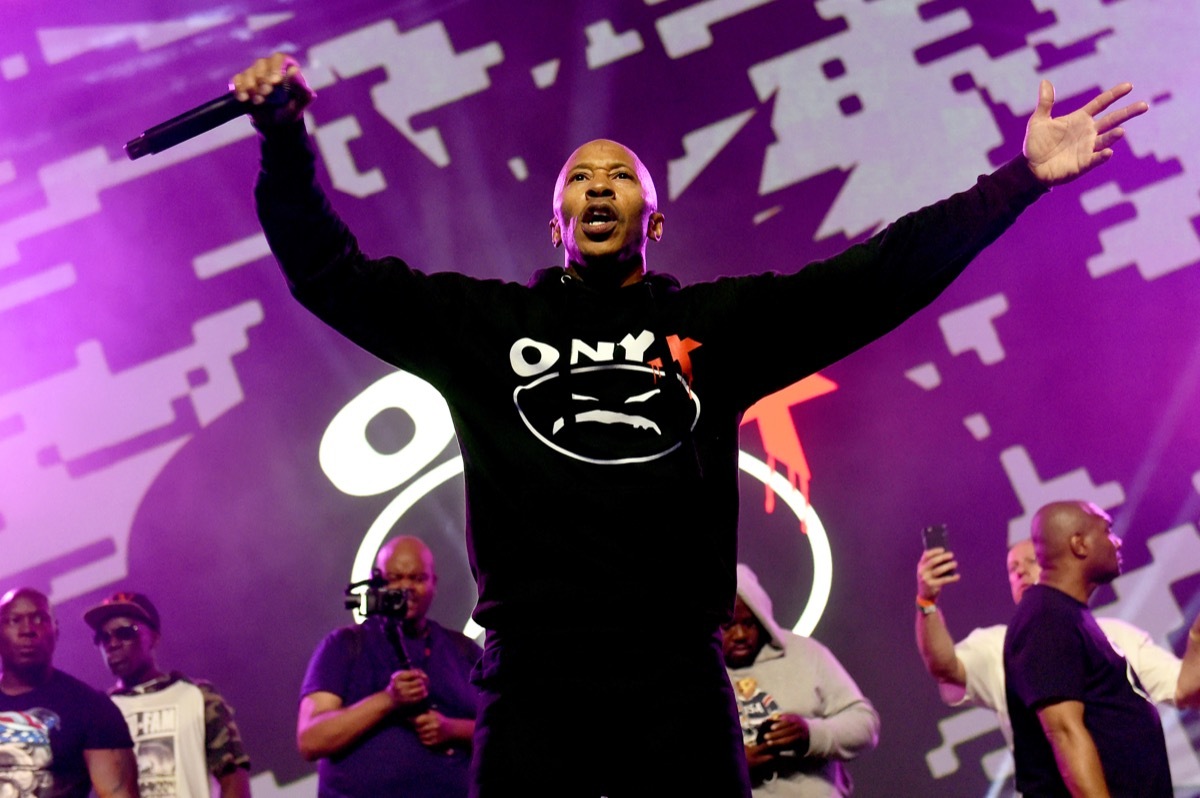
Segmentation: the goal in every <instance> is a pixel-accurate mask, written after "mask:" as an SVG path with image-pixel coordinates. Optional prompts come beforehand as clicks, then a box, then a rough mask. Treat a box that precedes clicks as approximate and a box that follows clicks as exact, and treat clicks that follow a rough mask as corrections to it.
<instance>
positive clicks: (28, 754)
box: [0, 707, 62, 798]
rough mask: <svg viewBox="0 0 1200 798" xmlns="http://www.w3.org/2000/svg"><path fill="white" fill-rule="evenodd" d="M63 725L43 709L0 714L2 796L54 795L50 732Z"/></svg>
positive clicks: (53, 715) (16, 797)
mask: <svg viewBox="0 0 1200 798" xmlns="http://www.w3.org/2000/svg"><path fill="white" fill-rule="evenodd" d="M61 725H62V721H61V720H60V719H59V717H58V715H57V714H56V713H55V712H53V711H51V710H49V709H42V708H41V707H37V708H34V709H28V710H25V711H24V712H0V795H3V796H5V798H9V796H11V798H33V796H38V795H49V794H50V793H51V792H53V787H54V776H53V775H52V774H51V773H50V765H51V763H52V762H53V761H54V755H53V754H52V753H51V750H50V730H51V729H57V728H59V727H60V726H61Z"/></svg>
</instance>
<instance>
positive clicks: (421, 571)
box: [375, 535, 437, 627]
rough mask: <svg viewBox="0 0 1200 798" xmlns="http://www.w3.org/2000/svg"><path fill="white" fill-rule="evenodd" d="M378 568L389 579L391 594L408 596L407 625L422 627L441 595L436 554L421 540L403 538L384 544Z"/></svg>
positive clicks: (378, 560) (396, 538) (405, 620)
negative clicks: (438, 586)
mask: <svg viewBox="0 0 1200 798" xmlns="http://www.w3.org/2000/svg"><path fill="white" fill-rule="evenodd" d="M375 565H376V567H377V568H379V570H380V571H381V572H382V573H383V576H384V578H385V579H387V583H388V589H389V590H403V591H405V592H406V593H407V594H408V611H407V613H406V614H405V616H404V622H405V623H406V624H409V625H416V626H418V627H420V626H422V625H423V624H424V622H425V614H426V613H427V612H429V606H430V605H431V604H432V603H433V597H434V596H435V595H436V593H437V571H436V570H435V568H434V563H433V552H431V551H430V550H429V547H428V546H426V545H425V543H424V542H423V541H422V540H421V539H420V538H415V537H412V536H411V535H401V536H399V537H395V538H392V539H391V540H389V541H388V542H387V543H384V544H383V546H382V547H381V548H380V549H379V554H378V555H377V556H376V558H375Z"/></svg>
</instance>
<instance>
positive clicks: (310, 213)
mask: <svg viewBox="0 0 1200 798" xmlns="http://www.w3.org/2000/svg"><path fill="white" fill-rule="evenodd" d="M255 203H256V206H257V210H258V218H259V221H260V223H261V224H262V228H263V232H264V233H265V234H266V238H267V242H268V244H269V245H270V247H271V251H272V252H273V253H274V255H275V258H276V260H278V262H279V265H280V268H281V269H282V270H283V273H284V276H285V277H286V279H287V283H288V287H289V289H290V290H291V292H292V294H293V296H295V297H296V299H298V300H299V301H300V303H301V304H303V305H304V306H305V307H306V308H308V309H309V310H310V311H312V312H313V313H314V314H316V315H317V316H318V317H319V318H320V319H321V320H322V321H324V322H326V323H327V324H329V325H330V326H331V327H333V328H334V329H335V330H337V331H338V332H340V333H342V334H343V335H345V336H346V337H347V338H349V339H350V340H351V341H353V342H354V343H356V344H358V345H359V346H361V347H362V348H363V349H366V350H367V351H368V352H371V353H372V354H374V355H376V356H377V357H379V358H381V359H383V360H385V361H387V362H389V363H391V364H393V365H395V366H399V367H401V368H405V369H407V370H409V371H411V372H413V373H415V374H417V375H419V376H422V377H425V378H426V379H429V380H430V381H431V382H433V383H434V384H435V385H437V386H438V387H442V386H444V385H445V384H446V382H447V381H448V380H450V379H451V378H452V374H451V373H450V371H449V366H448V364H452V363H456V362H461V361H460V360H459V358H458V355H460V354H461V350H462V349H463V347H464V346H465V344H464V343H463V341H464V336H463V334H462V326H463V324H464V323H466V320H471V323H478V321H476V320H478V319H482V318H486V314H485V313H482V312H481V306H483V305H486V304H488V302H489V300H488V299H487V296H488V295H490V294H491V293H494V288H493V289H487V290H484V289H482V288H481V286H484V285H488V284H490V285H491V286H493V287H494V286H498V285H499V282H498V281H481V280H474V279H472V278H468V277H466V276H464V275H460V274H454V273H440V274H425V273H422V272H420V271H418V270H416V269H413V268H411V267H410V266H409V265H408V264H407V263H405V262H404V261H403V260H401V259H399V258H395V257H385V258H379V259H373V258H369V257H367V256H366V255H364V254H363V252H362V251H361V250H360V249H359V245H358V241H357V239H356V238H355V236H354V235H353V234H352V233H351V232H350V230H349V229H348V228H347V227H346V225H345V224H344V223H343V222H342V220H341V219H340V218H339V217H338V216H337V214H336V213H335V212H334V211H333V209H332V208H331V206H330V204H329V201H328V199H327V197H326V196H325V193H324V191H323V190H322V189H321V187H320V186H319V184H318V182H317V179H316V154H315V152H314V151H313V146H312V142H311V140H310V139H309V136H308V134H307V132H306V131H305V129H304V124H303V122H296V123H294V124H292V125H287V126H283V127H280V128H276V129H273V130H272V131H270V133H269V134H268V135H265V136H263V139H262V168H261V171H260V172H259V175H258V181H257V184H256V186H255Z"/></svg>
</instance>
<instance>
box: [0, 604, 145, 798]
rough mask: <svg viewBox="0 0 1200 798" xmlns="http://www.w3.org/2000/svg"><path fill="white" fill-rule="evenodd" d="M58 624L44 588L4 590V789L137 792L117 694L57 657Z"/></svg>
mask: <svg viewBox="0 0 1200 798" xmlns="http://www.w3.org/2000/svg"><path fill="white" fill-rule="evenodd" d="M57 641H58V624H57V623H56V622H55V620H54V614H53V612H52V611H51V609H50V602H49V600H48V599H47V598H46V596H45V595H44V594H42V593H41V592H39V591H37V590H34V589H33V588H29V587H21V588H17V589H15V590H10V591H9V592H7V593H5V594H4V595H3V596H0V668H2V671H0V795H3V796H10V795H18V796H22V798H24V797H25V796H31V797H32V798H50V797H51V796H52V797H53V798H86V796H87V795H88V794H89V792H91V793H94V794H95V795H96V796H98V798H137V796H138V787H137V763H136V761H135V760H134V758H133V740H132V739H130V737H129V728H128V727H127V726H126V725H125V718H123V717H121V711H120V710H119V709H117V707H116V705H115V704H113V702H112V700H111V699H110V698H109V697H108V696H106V695H104V694H103V693H101V692H100V691H99V690H94V689H92V688H91V687H89V686H87V685H86V684H84V683H83V682H81V681H79V680H78V679H76V678H75V677H73V676H69V675H68V674H66V673H63V672H62V671H60V670H58V669H57V668H55V667H54V665H53V664H52V660H53V658H54V647H55V644H56V643H57Z"/></svg>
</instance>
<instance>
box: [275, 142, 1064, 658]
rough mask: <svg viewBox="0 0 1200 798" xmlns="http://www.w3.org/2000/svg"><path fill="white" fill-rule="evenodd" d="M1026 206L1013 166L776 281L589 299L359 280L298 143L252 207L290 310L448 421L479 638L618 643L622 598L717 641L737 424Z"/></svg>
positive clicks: (515, 288)
mask: <svg viewBox="0 0 1200 798" xmlns="http://www.w3.org/2000/svg"><path fill="white" fill-rule="evenodd" d="M1043 192H1044V189H1043V188H1042V187H1041V186H1040V184H1038V182H1037V181H1036V179H1035V178H1034V177H1033V176H1032V174H1031V173H1030V172H1029V170H1028V169H1027V168H1026V166H1025V165H1024V162H1023V159H1020V158H1018V159H1016V160H1014V161H1012V162H1010V163H1009V164H1007V165H1005V166H1003V167H1001V168H1000V169H999V170H997V171H996V173H994V174H993V175H991V176H985V177H981V178H980V179H979V181H978V183H977V184H976V186H975V187H974V188H972V189H970V190H968V191H966V192H963V193H961V194H957V195H955V196H954V197H951V198H950V199H948V200H944V201H942V202H940V203H937V204H935V205H932V206H929V207H927V208H925V209H923V210H921V211H918V212H916V213H913V214H909V215H907V216H905V217H903V218H902V219H900V220H898V221H897V222H895V223H894V224H892V225H891V226H889V227H888V228H886V229H885V230H883V231H882V232H880V233H879V234H877V235H875V236H874V237H872V238H871V239H869V240H868V241H866V242H864V243H862V244H859V245H856V246H854V247H851V248H850V249H848V250H847V251H846V252H844V253H842V254H840V255H838V256H836V257H834V258H831V259H829V260H826V261H822V262H818V263H813V264H810V265H808V266H805V267H804V268H802V269H798V270H797V271H796V272H795V273H793V274H786V275H783V274H776V273H770V272H769V273H764V274H758V275H753V276H745V277H732V278H723V279H719V280H715V281H712V282H707V283H699V284H694V285H689V286H686V287H680V285H679V283H678V281H676V280H675V279H674V278H671V277H669V276H666V275H657V274H653V273H651V274H648V275H646V279H645V280H644V281H642V282H640V283H637V284H634V285H631V286H628V287H625V288H619V289H606V290H598V289H594V288H591V287H589V286H588V285H585V284H584V283H582V282H581V281H579V280H577V279H573V278H571V277H570V276H569V275H567V273H566V272H565V271H564V270H563V269H561V268H553V269H547V270H543V271H541V272H539V273H538V274H537V275H535V278H534V279H533V280H532V281H531V283H530V284H529V285H520V284H517V283H508V282H502V281H499V280H481V279H477V278H473V277H468V276H465V275H461V274H457V273H436V274H425V273H422V272H420V271H417V270H415V269H412V268H410V267H409V266H408V265H407V264H406V263H404V262H403V261H401V260H399V259H397V258H391V257H387V258H381V259H372V258H368V257H367V256H365V255H364V254H363V253H362V252H361V251H360V250H359V248H358V244H357V242H356V240H355V238H354V237H353V235H351V233H350V232H349V230H347V228H346V227H345V226H344V225H343V224H342V222H341V221H340V220H339V219H338V218H337V217H336V215H335V214H334V213H333V212H332V211H331V210H330V208H329V206H328V203H327V201H326V199H325V196H324V194H323V193H322V192H321V190H320V189H319V188H318V187H317V186H316V184H315V169H314V155H313V153H312V148H311V145H310V144H309V143H308V138H307V135H306V134H305V133H304V131H303V127H302V125H300V124H297V125H294V126H290V127H287V128H283V129H279V130H276V131H274V132H272V133H271V134H270V135H269V136H268V137H266V138H265V139H264V145H263V170H262V173H261V174H260V176H259V180H258V185H257V189H256V199H257V201H258V208H259V217H260V220H261V222H262V225H263V229H264V230H265V232H266V234H267V240H268V241H269V243H270V245H271V249H272V251H273V252H274V253H275V256H276V258H277V259H278V260H279V263H280V265H281V267H282V268H283V271H284V273H285V275H286V276H287V279H288V283H289V285H290V287H291V290H292V293H293V294H294V295H295V296H296V298H297V299H298V300H299V301H300V302H302V303H303V304H304V305H305V306H306V307H308V308H309V309H310V310H311V311H312V312H313V313H315V314H316V315H317V316H319V317H320V318H321V319H323V320H324V321H325V322H326V323H328V324H330V325H331V326H332V327H334V328H335V329H337V330H338V331H340V332H341V333H343V334H344V335H346V336H347V337H348V338H350V339H351V340H352V341H354V342H355V343H357V344H358V345H359V346H361V347H363V348H364V349H366V350H367V351H368V352H371V353H372V354H374V355H376V356H377V357H379V358H381V359H383V360H384V361H386V362H388V363H390V364H392V365H395V366H397V367H398V368H401V369H405V370H407V371H409V372H412V373H413V374H416V375H418V376H420V377H422V378H423V379H425V380H428V381H429V382H430V383H431V384H433V385H434V386H435V387H436V388H437V389H438V391H440V392H441V394H442V396H444V397H445V399H446V401H447V402H448V404H449V406H450V412H451V414H452V416H453V419H454V425H455V429H456V430H457V433H458V439H459V444H460V447H461V450H462V456H463V461H464V469H465V480H466V501H467V527H468V528H467V544H468V552H469V556H470V562H471V566H472V569H473V573H474V574H475V577H476V580H477V582H478V590H479V603H478V606H477V607H476V610H475V613H474V617H475V620H476V621H478V622H479V623H480V624H481V625H482V626H484V627H486V628H488V629H489V630H496V631H499V632H501V633H502V634H507V635H510V636H511V635H518V634H524V633H536V634H537V635H539V636H540V635H543V634H547V633H548V634H550V635H551V636H553V635H555V634H562V633H561V632H556V630H565V629H567V628H572V627H577V626H580V625H582V626H584V628H589V629H590V630H592V632H596V631H604V630H615V629H616V628H617V627H618V626H619V625H620V624H621V623H622V622H623V621H624V620H625V619H627V616H628V614H629V612H630V608H629V606H628V604H629V602H630V600H631V595H630V592H629V591H622V592H621V593H620V594H618V593H617V592H616V587H617V586H618V585H621V584H623V583H624V584H630V583H632V584H636V585H637V589H636V596H637V599H638V601H639V602H647V606H653V607H654V608H655V609H654V612H655V616H656V617H658V618H662V617H670V618H673V619H675V623H676V625H677V628H681V629H685V630H687V629H693V630H695V631H696V632H697V633H698V634H709V633H711V632H712V631H713V630H715V629H716V627H717V625H718V623H719V622H720V621H721V620H722V619H723V618H725V617H727V615H728V613H729V611H730V608H731V606H732V602H733V596H734V590H735V578H734V566H735V564H736V551H737V541H736V538H737V514H738V478H737V476H738V475H737V470H738V465H737V454H738V424H739V420H740V417H741V414H742V413H743V411H745V409H746V408H747V407H749V406H750V405H751V404H753V403H754V402H755V401H757V400H758V399H760V398H762V397H763V396H765V395H767V394H770V393H772V392H774V391H777V390H779V389H781V388H785V387H787V386H789V385H791V384H792V383H794V382H796V381H798V380H800V379H802V378H803V377H805V376H807V375H809V374H812V373H813V372H815V371H817V370H819V369H821V368H824V367H826V366H828V365H829V364H831V363H833V362H834V361H836V360H838V359H840V358H842V357H844V356H845V355H847V354H849V353H850V352H853V351H854V350H856V349H858V348H859V347H861V346H863V345H864V344H866V343H868V342H870V341H872V340H874V339H875V338H878V337H879V336H881V335H883V334H884V333H886V332H887V331H889V330H891V329H892V328H894V327H895V326H896V325H898V324H899V323H900V322H901V321H903V320H904V319H906V318H907V317H909V316H911V315H912V314H913V313H915V312H916V311H917V310H919V309H921V308H922V307H924V306H925V305H927V304H928V303H929V302H931V301H932V300H933V299H934V298H935V297H936V296H937V295H938V294H939V293H940V292H941V291H942V290H943V289H944V288H945V287H946V286H947V285H948V284H949V283H950V282H951V280H953V279H954V277H956V276H957V275H958V274H959V273H960V272H961V271H962V269H963V268H964V267H965V266H966V265H967V263H968V262H969V261H970V260H971V258H973V257H974V256H975V255H976V254H977V253H978V252H979V251H980V250H981V249H983V247H985V246H986V245H987V244H989V243H990V242H991V241H993V240H994V239H995V238H996V237H997V236H998V235H1000V233H1002V232H1003V231H1004V230H1005V229H1006V228H1007V227H1008V226H1009V225H1010V224H1011V223H1012V222H1013V220H1014V219H1015V218H1016V217H1017V215H1018V214H1019V213H1020V212H1021V211H1022V210H1023V209H1024V208H1025V207H1027V206H1028V205H1029V204H1030V203H1031V202H1032V201H1033V200H1034V199H1036V198H1037V197H1038V196H1040V194H1041V193H1043ZM664 611H665V613H666V614H665V616H664V615H663V613H664ZM596 636H597V637H601V635H596Z"/></svg>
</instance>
